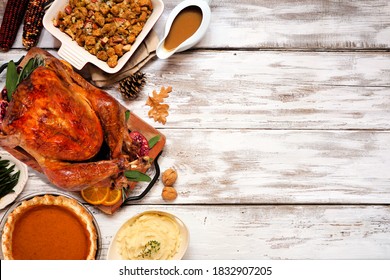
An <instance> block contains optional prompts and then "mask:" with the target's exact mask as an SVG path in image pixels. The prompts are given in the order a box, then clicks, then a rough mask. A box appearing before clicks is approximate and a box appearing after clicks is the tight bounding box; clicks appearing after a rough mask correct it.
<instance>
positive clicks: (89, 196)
mask: <svg viewBox="0 0 390 280" xmlns="http://www.w3.org/2000/svg"><path fill="white" fill-rule="evenodd" d="M109 194H110V188H108V187H89V188H86V189H84V190H82V191H81V196H82V197H83V198H84V200H85V201H86V202H88V203H90V204H93V205H98V204H102V203H103V201H105V200H106V199H107V197H108V196H109Z"/></svg>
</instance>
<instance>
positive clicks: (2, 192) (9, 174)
mask: <svg viewBox="0 0 390 280" xmlns="http://www.w3.org/2000/svg"><path fill="white" fill-rule="evenodd" d="M14 171H15V165H11V162H10V161H9V160H1V157H0V198H2V197H4V196H6V195H7V194H9V193H12V192H15V191H14V187H15V186H16V184H17V183H18V181H19V176H20V171H17V172H14Z"/></svg>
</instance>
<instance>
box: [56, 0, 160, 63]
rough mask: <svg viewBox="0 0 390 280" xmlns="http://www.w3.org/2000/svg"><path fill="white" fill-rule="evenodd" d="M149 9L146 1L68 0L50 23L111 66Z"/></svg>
mask: <svg viewBox="0 0 390 280" xmlns="http://www.w3.org/2000/svg"><path fill="white" fill-rule="evenodd" d="M152 11H153V5H152V2H151V1H150V0H138V1H134V0H115V1H113V0H107V1H102V0H70V1H69V5H67V6H66V7H65V9H64V11H61V12H59V13H58V15H57V18H55V19H54V21H53V24H54V26H56V27H58V28H59V29H60V30H61V31H63V32H65V33H66V34H68V35H69V36H70V37H71V38H72V40H75V41H76V42H77V44H78V45H79V46H81V47H83V48H85V49H86V50H87V51H88V52H89V53H91V54H92V55H95V56H96V57H97V58H98V59H100V60H102V61H106V62H107V64H108V66H109V67H111V68H114V67H115V66H116V65H117V64H118V59H119V58H120V57H122V56H123V55H124V54H125V53H126V52H128V51H129V50H130V49H131V46H132V44H133V43H134V42H135V40H136V38H137V36H138V35H139V33H140V32H141V31H142V29H143V27H144V25H145V23H146V21H147V20H148V18H149V17H150V15H151V13H152Z"/></svg>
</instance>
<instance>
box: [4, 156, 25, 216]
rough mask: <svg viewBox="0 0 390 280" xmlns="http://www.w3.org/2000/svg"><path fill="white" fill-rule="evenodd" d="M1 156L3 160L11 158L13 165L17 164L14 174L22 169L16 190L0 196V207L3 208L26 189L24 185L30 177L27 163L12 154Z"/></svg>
mask: <svg viewBox="0 0 390 280" xmlns="http://www.w3.org/2000/svg"><path fill="white" fill-rule="evenodd" d="M0 157H1V160H9V161H10V162H11V165H12V164H15V170H14V172H13V174H15V173H16V172H17V171H18V170H20V175H19V181H18V183H17V184H16V186H15V187H14V192H13V193H9V194H7V195H5V196H3V197H2V198H0V209H3V208H5V207H6V206H8V205H9V204H10V203H12V202H13V201H14V200H15V199H16V198H17V197H18V196H19V194H20V193H21V192H22V190H23V189H24V186H25V185H26V183H27V179H28V168H27V165H25V164H24V163H23V162H21V161H19V160H17V159H16V158H14V157H13V156H11V155H3V154H0Z"/></svg>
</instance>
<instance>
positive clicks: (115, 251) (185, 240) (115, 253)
mask: <svg viewBox="0 0 390 280" xmlns="http://www.w3.org/2000/svg"><path fill="white" fill-rule="evenodd" d="M150 213H152V214H159V215H166V216H168V217H170V218H171V219H173V220H174V221H176V222H177V224H178V225H179V228H180V235H181V243H180V247H179V250H178V252H177V253H176V255H175V256H174V257H173V258H172V259H173V260H181V259H182V258H183V256H184V254H185V253H186V251H187V248H188V244H189V232H188V229H187V227H186V226H185V224H184V223H183V222H182V221H181V220H180V219H179V218H178V217H176V216H174V215H172V214H170V213H167V212H162V211H155V210H151V211H145V212H142V213H140V214H138V215H136V216H134V217H132V218H131V219H129V220H127V221H126V222H124V223H123V224H122V226H121V227H120V228H119V230H118V231H117V233H116V234H115V236H114V238H113V239H112V240H111V244H110V247H109V248H108V253H107V259H108V260H124V258H123V257H122V255H121V254H120V253H119V243H118V241H117V237H118V235H119V233H120V232H121V230H122V229H123V228H124V227H125V226H127V225H128V224H131V223H133V222H134V221H135V220H136V219H138V218H139V217H140V216H142V215H145V214H150Z"/></svg>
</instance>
